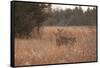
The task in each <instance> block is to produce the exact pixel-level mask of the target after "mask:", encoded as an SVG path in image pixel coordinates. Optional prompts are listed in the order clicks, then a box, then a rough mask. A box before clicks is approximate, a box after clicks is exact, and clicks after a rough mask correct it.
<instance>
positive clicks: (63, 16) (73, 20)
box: [45, 7, 96, 26]
mask: <svg viewBox="0 0 100 68" xmlns="http://www.w3.org/2000/svg"><path fill="white" fill-rule="evenodd" d="M49 13H50V15H51V16H50V17H48V20H46V22H45V25H48V26H55V25H57V26H91V25H92V26H93V25H94V26H95V25H96V8H93V9H90V8H88V9H87V10H86V11H83V10H82V8H81V7H75V8H74V9H65V10H54V11H51V12H49Z"/></svg>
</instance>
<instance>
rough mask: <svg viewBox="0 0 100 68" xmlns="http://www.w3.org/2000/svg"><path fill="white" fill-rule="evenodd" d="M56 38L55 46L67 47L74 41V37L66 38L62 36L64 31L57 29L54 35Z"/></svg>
mask: <svg viewBox="0 0 100 68" xmlns="http://www.w3.org/2000/svg"><path fill="white" fill-rule="evenodd" d="M55 36H56V45H57V46H61V45H68V44H71V45H72V44H73V43H74V42H75V41H76V38H75V37H68V36H66V35H65V34H64V29H57V32H56V33H55Z"/></svg>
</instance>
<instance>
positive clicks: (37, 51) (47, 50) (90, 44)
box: [15, 26, 96, 66]
mask: <svg viewBox="0 0 100 68" xmlns="http://www.w3.org/2000/svg"><path fill="white" fill-rule="evenodd" d="M57 28H60V29H64V31H65V35H66V36H68V37H75V38H76V42H75V43H74V44H73V45H71V44H67V45H61V46H60V47H58V46H57V45H56V41H55V38H56V37H55V35H54V32H57V31H56V29H57ZM87 61H96V27H86V26H84V27H75V26H73V27H44V29H43V33H42V38H41V39H35V38H32V39H18V38H15V64H16V65H19V66H20V65H37V64H55V63H72V62H87Z"/></svg>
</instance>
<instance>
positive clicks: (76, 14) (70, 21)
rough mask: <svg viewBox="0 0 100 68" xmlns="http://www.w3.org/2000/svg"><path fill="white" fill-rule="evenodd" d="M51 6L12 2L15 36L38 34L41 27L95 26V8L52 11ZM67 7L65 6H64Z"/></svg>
mask: <svg viewBox="0 0 100 68" xmlns="http://www.w3.org/2000/svg"><path fill="white" fill-rule="evenodd" d="M51 6H52V4H40V3H28V2H14V12H15V13H14V18H15V19H14V20H15V36H16V37H22V38H23V37H24V36H25V37H29V36H31V32H32V31H33V30H34V31H33V32H34V33H37V34H40V30H41V27H43V26H91V25H93V26H95V25H96V8H93V9H90V8H88V9H87V11H85V12H84V11H83V10H82V8H81V7H75V8H74V9H65V10H56V9H55V10H52V8H51ZM66 6H67V5H66Z"/></svg>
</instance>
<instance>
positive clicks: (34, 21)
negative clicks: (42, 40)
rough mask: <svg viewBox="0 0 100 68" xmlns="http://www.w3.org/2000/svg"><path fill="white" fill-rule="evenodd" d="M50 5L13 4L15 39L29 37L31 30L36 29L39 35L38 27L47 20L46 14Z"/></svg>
mask: <svg viewBox="0 0 100 68" xmlns="http://www.w3.org/2000/svg"><path fill="white" fill-rule="evenodd" d="M50 6H51V5H50V4H40V3H27V2H15V4H14V7H15V8H14V11H15V35H16V37H18V36H19V37H29V36H31V35H30V33H31V32H32V29H34V28H37V29H36V30H37V33H38V34H39V31H40V27H41V26H42V24H43V21H45V20H46V19H47V18H48V14H47V12H46V10H47V8H50Z"/></svg>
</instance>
